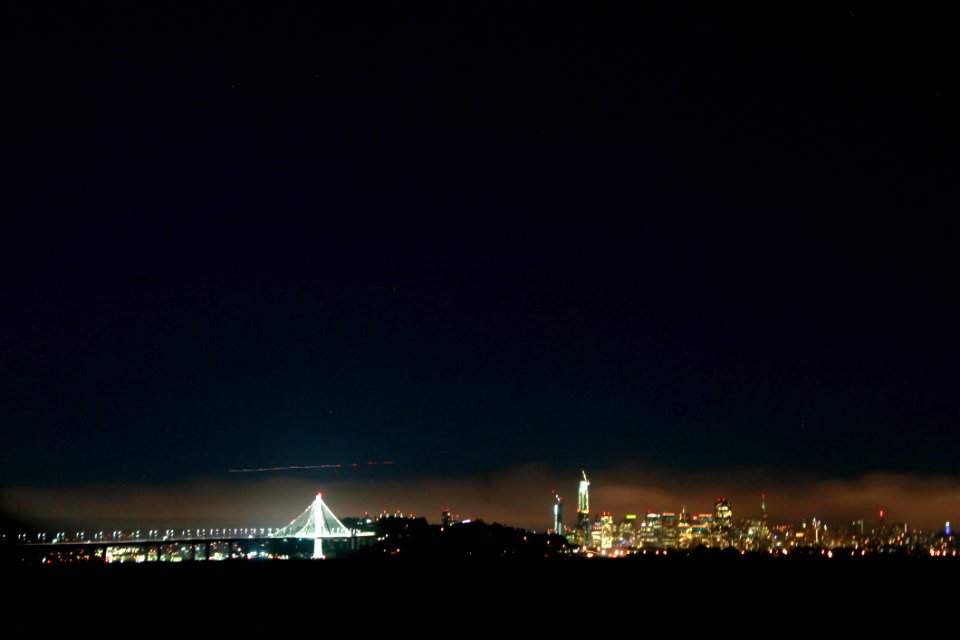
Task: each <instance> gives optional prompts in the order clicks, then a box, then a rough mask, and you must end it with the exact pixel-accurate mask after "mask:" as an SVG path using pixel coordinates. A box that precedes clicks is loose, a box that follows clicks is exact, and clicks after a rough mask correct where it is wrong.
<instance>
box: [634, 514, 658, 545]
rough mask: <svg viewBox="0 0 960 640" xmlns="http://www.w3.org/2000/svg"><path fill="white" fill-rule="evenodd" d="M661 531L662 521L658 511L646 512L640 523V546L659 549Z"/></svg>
mask: <svg viewBox="0 0 960 640" xmlns="http://www.w3.org/2000/svg"><path fill="white" fill-rule="evenodd" d="M662 531H663V521H662V518H661V516H660V514H659V513H648V514H647V515H646V517H645V518H644V519H643V522H641V523H640V546H642V547H645V548H648V549H659V548H660V546H661V544H660V536H661V534H662Z"/></svg>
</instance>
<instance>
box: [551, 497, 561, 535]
mask: <svg viewBox="0 0 960 640" xmlns="http://www.w3.org/2000/svg"><path fill="white" fill-rule="evenodd" d="M550 493H552V494H553V499H554V501H553V532H554V533H555V534H557V535H558V536H562V535H563V498H561V497H560V494H559V493H557V490H556V489H553V490H552V491H550Z"/></svg>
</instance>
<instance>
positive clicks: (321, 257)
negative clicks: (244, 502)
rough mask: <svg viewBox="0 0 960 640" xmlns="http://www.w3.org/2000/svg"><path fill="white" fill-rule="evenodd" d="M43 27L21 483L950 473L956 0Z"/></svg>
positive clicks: (24, 321)
mask: <svg viewBox="0 0 960 640" xmlns="http://www.w3.org/2000/svg"><path fill="white" fill-rule="evenodd" d="M34 4H35V3H19V4H18V3H14V4H13V5H12V6H10V5H7V6H5V8H4V9H3V15H2V17H0V25H2V27H0V30H2V33H0V41H2V45H0V47H2V55H3V58H4V60H5V61H6V64H5V67H6V71H5V74H4V78H3V79H2V87H0V91H2V96H0V97H2V101H3V104H4V112H5V114H6V115H5V116H4V117H3V123H4V127H3V129H4V135H3V150H4V151H3V154H2V157H3V160H2V162H3V166H2V174H0V175H2V184H0V198H2V203H3V204H2V209H3V211H4V222H3V226H2V233H0V250H2V253H0V294H2V295H0V429H2V434H3V437H2V438H0V486H7V487H15V486H16V487H21V486H51V485H59V486H64V485H65V486H73V485H82V484H85V483H130V482H147V483H155V484H160V485H163V484H164V483H176V482H181V481H183V480H184V479H188V478H193V477H199V476H214V477H216V476H223V475H224V474H225V472H226V470H227V469H228V468H231V467H259V466H276V465H294V464H321V463H338V462H354V461H365V460H391V461H393V462H394V464H393V465H392V466H391V467H390V468H389V469H379V470H377V471H373V470H358V471H353V472H350V473H355V474H365V473H371V474H372V473H376V474H378V476H377V477H378V478H381V479H383V480H384V481H389V480H390V479H396V480H397V481H406V480H407V479H409V478H413V477H419V476H430V477H439V478H458V477H459V478H462V477H468V476H471V475H472V474H484V473H490V472H495V471H496V470H498V469H504V468H508V467H512V466H517V465H523V464H542V465H551V466H555V467H557V468H577V467H581V466H582V467H585V468H602V467H605V466H611V465H616V464H622V463H637V464H640V465H643V464H649V465H654V466H656V468H658V469H669V470H673V471H674V472H676V473H686V472H689V473H707V472H712V471H723V470H727V469H735V468H764V469H767V470H769V471H768V472H769V473H770V474H771V475H776V474H777V473H779V472H780V470H784V472H786V470H789V471H791V472H802V473H812V474H818V475H819V476H827V477H852V476H857V475H859V474H868V473H874V472H892V473H906V474H913V475H920V476H922V475H925V474H940V475H943V474H947V475H949V474H952V473H953V472H954V471H955V468H956V466H955V459H956V457H957V454H958V451H960V429H958V428H957V426H958V417H960V396H958V393H957V389H958V382H960V359H958V356H960V340H958V338H957V328H958V326H960V299H958V296H957V285H956V278H957V275H956V274H957V273H960V265H958V262H960V259H958V254H957V236H956V235H955V234H954V233H953V232H952V227H953V226H954V225H953V224H952V223H953V222H954V219H955V218H956V215H957V211H958V191H960V189H958V185H960V180H958V178H960V176H958V168H960V161H958V153H957V149H958V148H960V146H958V143H960V135H958V133H960V128H958V126H957V114H958V113H960V105H958V86H957V74H956V68H955V63H956V61H957V60H958V59H960V51H958V49H960V45H958V43H960V13H956V12H954V13H953V14H938V13H935V12H934V13H922V14H921V13H920V12H919V11H918V12H916V13H915V14H903V13H896V12H893V11H888V10H877V9H874V8H870V7H869V6H866V5H865V6H864V7H852V8H851V7H847V6H845V5H844V7H843V8H842V9H840V8H838V9H834V10H828V11H820V10H815V9H810V8H808V7H806V6H805V4H806V3H796V5H795V6H792V7H787V8H784V7H780V8H778V9H776V10H774V11H773V12H770V13H763V12H761V13H753V12H742V13H736V12H734V13H725V12H724V11H723V10H722V9H720V8H717V7H715V8H713V9H700V8H696V7H695V6H694V5H691V4H683V3H679V4H678V3H663V6H658V5H653V6H651V7H648V8H645V9H637V10H635V11H634V12H631V13H626V12H624V11H623V10H622V9H618V8H614V6H613V3H603V2H589V3H578V2H557V3H553V2H526V3H523V2H521V3H512V2H507V3H494V2H476V3H466V4H468V5H469V7H464V6H458V7H457V8H449V7H445V5H446V3H429V2H409V3H407V2H396V3H392V4H390V5H380V6H377V8H369V6H367V8H356V9H343V10H330V9H328V8H318V7H311V6H310V5H311V4H315V3H304V5H303V6H301V5H298V4H292V3H278V5H277V6H271V7H270V8H261V9H259V10H245V9H241V8H239V7H222V8H220V9H218V10H212V9H209V10H208V9H205V8H200V9H198V8H196V6H194V5H193V4H192V3H186V4H185V5H183V6H175V7H170V6H162V7H158V8H156V9H155V10H148V9H145V8H144V7H143V6H138V7H137V8H136V9H131V8H126V9H120V10H117V9H115V8H107V7H105V6H99V5H93V6H91V5H83V6H75V7H72V8H69V9H66V8H58V9H53V8H38V7H36V6H34ZM271 4H273V3H271ZM319 4H320V5H322V4H324V3H319ZM349 4H353V3H349ZM454 4H456V5H459V4H461V3H454ZM344 473H348V472H344ZM298 477H299V476H298ZM316 477H317V478H319V479H320V480H323V478H324V477H325V476H323V474H317V475H316ZM356 477H361V476H359V475H358V476H356ZM570 484H571V488H570V489H569V490H568V491H567V492H568V493H569V492H572V491H573V488H572V485H573V480H571V482H570Z"/></svg>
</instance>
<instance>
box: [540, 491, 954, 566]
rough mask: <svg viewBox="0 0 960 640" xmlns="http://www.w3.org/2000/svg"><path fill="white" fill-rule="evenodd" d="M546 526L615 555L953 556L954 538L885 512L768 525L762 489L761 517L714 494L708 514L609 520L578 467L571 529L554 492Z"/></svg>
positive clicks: (580, 543)
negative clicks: (838, 522) (867, 517)
mask: <svg viewBox="0 0 960 640" xmlns="http://www.w3.org/2000/svg"><path fill="white" fill-rule="evenodd" d="M553 498H554V504H553V528H552V530H551V532H552V533H556V534H559V535H562V536H564V537H565V538H566V539H567V540H568V542H570V543H571V544H573V545H574V546H575V547H578V548H579V549H583V550H590V551H594V552H599V553H600V554H602V555H609V556H618V555H625V554H628V553H636V552H637V551H647V550H656V551H661V550H671V549H695V548H698V547H705V548H708V549H734V550H737V551H742V552H772V553H780V552H787V553H789V552H790V551H791V550H794V549H811V548H814V549H838V548H842V549H850V550H852V551H857V552H861V553H867V552H899V551H907V552H913V553H928V554H930V555H957V553H958V551H960V540H958V538H957V537H956V536H954V535H953V532H952V531H951V527H950V523H949V522H947V523H946V526H945V527H944V529H943V530H941V531H937V532H932V533H931V532H924V531H921V530H919V529H910V528H909V527H908V526H907V524H906V523H890V524H888V523H887V522H886V519H885V517H884V512H883V510H881V511H880V512H879V518H878V520H877V522H876V523H875V524H873V525H871V524H865V522H864V520H863V519H859V520H855V521H853V522H850V523H848V524H847V525H846V526H844V527H841V528H831V527H828V526H827V524H826V523H824V522H823V521H822V520H819V519H817V518H811V519H809V520H806V521H803V522H800V523H787V524H771V523H770V522H769V520H768V518H767V506H766V495H764V494H761V496H760V517H759V518H756V519H739V520H737V519H734V514H733V507H732V506H731V504H730V501H729V500H728V499H726V498H717V500H716V502H715V503H714V505H713V511H712V512H710V513H695V514H694V513H688V512H687V510H686V508H682V509H681V510H680V512H679V513H677V512H662V513H656V512H648V513H647V514H645V515H644V516H642V517H638V516H637V515H636V514H626V515H624V516H623V518H622V519H619V520H617V519H615V518H614V516H613V514H612V513H610V512H609V511H601V512H599V513H598V514H596V515H591V512H590V481H589V480H588V479H587V474H586V472H583V473H582V478H581V480H580V485H579V489H578V492H577V521H576V524H575V525H574V526H573V527H572V528H571V527H568V526H566V525H565V524H564V522H563V499H562V498H561V497H560V496H559V495H558V494H557V493H556V492H555V491H554V492H553Z"/></svg>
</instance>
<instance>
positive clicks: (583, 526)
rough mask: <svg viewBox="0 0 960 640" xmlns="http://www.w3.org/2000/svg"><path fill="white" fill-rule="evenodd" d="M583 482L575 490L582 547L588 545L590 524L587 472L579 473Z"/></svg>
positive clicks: (578, 528)
mask: <svg viewBox="0 0 960 640" xmlns="http://www.w3.org/2000/svg"><path fill="white" fill-rule="evenodd" d="M580 473H581V474H583V480H581V481H580V488H579V489H578V490H577V530H578V531H579V532H582V533H580V534H579V535H582V536H583V540H584V545H588V544H590V533H591V522H590V481H589V480H587V472H586V471H581V472H580Z"/></svg>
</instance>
